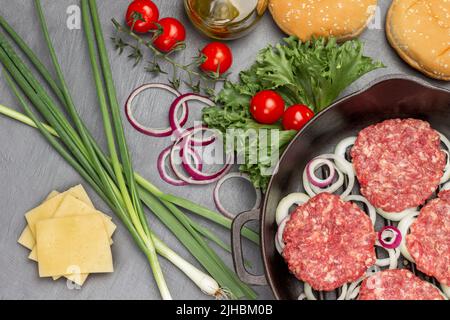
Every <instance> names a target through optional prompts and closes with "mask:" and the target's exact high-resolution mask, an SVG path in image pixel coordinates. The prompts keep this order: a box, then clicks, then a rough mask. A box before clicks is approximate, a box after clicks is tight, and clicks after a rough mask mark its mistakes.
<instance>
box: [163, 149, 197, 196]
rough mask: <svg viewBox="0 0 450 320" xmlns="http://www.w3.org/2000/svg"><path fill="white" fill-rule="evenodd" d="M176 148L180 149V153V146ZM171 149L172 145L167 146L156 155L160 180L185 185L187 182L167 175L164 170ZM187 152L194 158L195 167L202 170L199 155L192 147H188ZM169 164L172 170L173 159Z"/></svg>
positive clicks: (179, 185) (175, 184)
mask: <svg viewBox="0 0 450 320" xmlns="http://www.w3.org/2000/svg"><path fill="white" fill-rule="evenodd" d="M178 149H179V150H180V153H181V148H178ZM171 150H172V146H169V147H167V148H166V149H164V150H163V151H162V152H161V153H160V155H159V157H158V162H157V167H158V172H159V175H160V176H161V179H162V180H164V181H165V182H167V183H169V184H171V185H174V186H178V187H181V186H185V185H187V183H186V182H185V181H183V180H180V179H178V178H174V177H171V176H170V175H169V173H168V172H167V171H166V159H167V157H168V156H169V155H170V151H171ZM189 154H190V155H191V157H192V158H193V159H194V163H195V165H196V166H197V168H198V169H199V170H202V167H203V164H202V162H201V159H200V155H199V154H198V153H197V152H195V150H193V149H189ZM170 166H171V168H172V170H173V167H174V166H175V164H174V163H173V161H170Z"/></svg>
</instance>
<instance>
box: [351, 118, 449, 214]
mask: <svg viewBox="0 0 450 320" xmlns="http://www.w3.org/2000/svg"><path fill="white" fill-rule="evenodd" d="M351 156H352V158H353V165H354V168H355V171H356V176H357V177H358V180H359V183H360V186H361V193H362V194H363V195H364V196H365V197H366V198H367V199H368V200H369V201H370V202H371V203H372V204H373V205H374V206H375V207H377V208H381V209H383V210H384V211H386V212H400V211H403V210H405V209H407V208H412V207H417V206H419V205H422V204H423V203H424V202H425V200H426V199H428V198H429V197H430V196H431V195H432V194H433V192H434V191H435V190H436V188H437V186H438V185H439V181H440V179H441V177H442V175H443V171H444V167H445V163H446V156H445V153H444V152H443V151H442V150H441V147H440V137H439V134H438V132H436V131H435V130H433V129H431V128H430V125H429V123H428V122H425V121H421V120H415V119H406V120H400V119H392V120H386V121H384V122H381V123H378V124H375V125H372V126H370V127H367V128H365V129H363V130H362V131H361V132H360V133H359V135H358V138H357V139H356V142H355V145H354V146H353V148H352V151H351Z"/></svg>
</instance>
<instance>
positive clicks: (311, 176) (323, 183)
mask: <svg viewBox="0 0 450 320" xmlns="http://www.w3.org/2000/svg"><path fill="white" fill-rule="evenodd" d="M323 165H326V166H327V167H328V168H329V170H330V175H329V176H328V177H327V178H325V179H320V178H318V177H317V176H316V174H315V171H316V169H317V168H318V167H321V166H323ZM306 173H307V176H308V180H309V182H311V184H312V185H314V186H316V187H319V188H325V187H328V186H329V185H330V184H331V183H332V182H333V179H334V177H335V175H336V170H335V168H334V165H333V163H332V162H331V161H330V160H328V159H322V158H315V159H313V160H311V161H310V162H309V163H308V164H307V165H306Z"/></svg>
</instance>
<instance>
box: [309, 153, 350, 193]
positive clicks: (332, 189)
mask: <svg viewBox="0 0 450 320" xmlns="http://www.w3.org/2000/svg"><path fill="white" fill-rule="evenodd" d="M317 158H323V159H332V160H334V163H335V164H336V166H337V164H339V165H340V166H341V167H342V168H344V170H343V171H342V172H341V171H340V170H339V169H337V168H336V172H337V173H338V176H339V177H338V180H337V181H336V182H334V183H333V184H332V185H331V186H329V187H328V188H326V189H319V188H318V187H316V186H313V185H311V184H310V183H309V181H308V176H307V172H306V171H307V170H304V171H303V188H304V189H305V191H306V193H308V195H309V196H311V197H314V196H315V195H317V194H319V193H322V192H329V193H334V192H336V191H337V190H338V189H339V188H340V187H341V186H342V185H343V184H344V177H343V175H344V174H345V175H347V177H348V186H347V188H346V189H345V190H344V192H343V193H342V194H341V197H342V198H343V199H345V198H346V197H347V196H348V195H349V194H350V193H351V192H352V190H353V187H354V185H355V172H354V170H353V166H352V165H351V164H350V165H349V164H347V163H346V162H348V161H346V160H345V159H343V158H342V157H340V156H337V155H335V154H324V155H321V156H319V157H317Z"/></svg>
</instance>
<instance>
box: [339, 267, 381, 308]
mask: <svg viewBox="0 0 450 320" xmlns="http://www.w3.org/2000/svg"><path fill="white" fill-rule="evenodd" d="M379 271H380V268H379V267H377V266H376V265H373V266H371V267H370V268H369V269H367V271H366V273H365V274H364V275H363V276H362V277H361V278H359V279H358V280H356V281H354V282H352V283H350V285H349V287H348V290H347V295H346V297H345V300H354V299H356V297H358V294H359V288H360V286H361V283H362V282H363V280H364V279H366V278H368V277H370V276H372V275H374V274H375V273H377V272H379Z"/></svg>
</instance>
